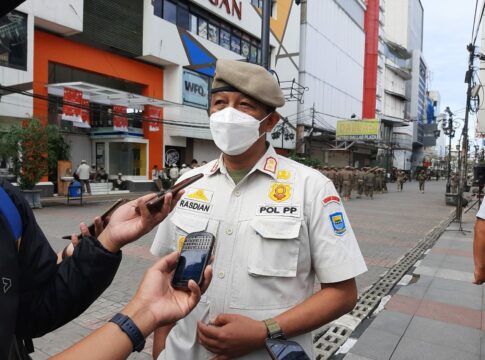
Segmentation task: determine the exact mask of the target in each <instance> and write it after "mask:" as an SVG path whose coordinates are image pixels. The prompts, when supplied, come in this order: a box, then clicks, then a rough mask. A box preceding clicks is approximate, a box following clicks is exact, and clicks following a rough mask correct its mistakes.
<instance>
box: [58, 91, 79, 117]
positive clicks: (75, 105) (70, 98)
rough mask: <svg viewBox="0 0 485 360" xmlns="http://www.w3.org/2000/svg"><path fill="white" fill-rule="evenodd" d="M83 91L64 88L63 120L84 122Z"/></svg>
mask: <svg viewBox="0 0 485 360" xmlns="http://www.w3.org/2000/svg"><path fill="white" fill-rule="evenodd" d="M82 101H83V93H82V91H79V90H74V89H70V88H67V87H66V88H64V106H63V107H62V120H68V121H74V122H82V121H83V120H82V108H81V106H82Z"/></svg>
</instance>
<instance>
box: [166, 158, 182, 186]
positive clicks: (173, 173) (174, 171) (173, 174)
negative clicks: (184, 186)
mask: <svg viewBox="0 0 485 360" xmlns="http://www.w3.org/2000/svg"><path fill="white" fill-rule="evenodd" d="M179 175H180V174H179V168H178V167H177V164H175V163H173V164H172V166H171V167H170V171H169V172H168V177H169V178H170V181H171V182H172V185H173V184H175V182H176V181H177V179H178V178H179Z"/></svg>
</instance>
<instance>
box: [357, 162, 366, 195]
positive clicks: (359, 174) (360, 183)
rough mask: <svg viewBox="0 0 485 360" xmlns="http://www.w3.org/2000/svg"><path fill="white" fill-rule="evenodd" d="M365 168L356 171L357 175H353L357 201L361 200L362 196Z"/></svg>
mask: <svg viewBox="0 0 485 360" xmlns="http://www.w3.org/2000/svg"><path fill="white" fill-rule="evenodd" d="M364 171H365V168H362V169H361V170H357V174H356V175H355V178H356V182H357V199H360V198H362V194H363V193H364V178H365V172H364Z"/></svg>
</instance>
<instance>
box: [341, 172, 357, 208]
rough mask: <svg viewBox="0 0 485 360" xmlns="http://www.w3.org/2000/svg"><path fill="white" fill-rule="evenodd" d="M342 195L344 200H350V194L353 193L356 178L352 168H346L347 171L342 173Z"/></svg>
mask: <svg viewBox="0 0 485 360" xmlns="http://www.w3.org/2000/svg"><path fill="white" fill-rule="evenodd" d="M341 176H342V193H343V197H344V200H349V199H350V194H351V192H352V180H353V178H354V174H353V173H352V170H351V168H350V166H346V167H345V169H344V170H343V171H342V174H341Z"/></svg>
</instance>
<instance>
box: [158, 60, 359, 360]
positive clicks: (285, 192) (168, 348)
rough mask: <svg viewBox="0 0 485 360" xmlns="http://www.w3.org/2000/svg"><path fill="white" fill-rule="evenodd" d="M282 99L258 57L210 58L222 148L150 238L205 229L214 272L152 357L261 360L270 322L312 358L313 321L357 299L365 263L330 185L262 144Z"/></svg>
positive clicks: (175, 241)
mask: <svg viewBox="0 0 485 360" xmlns="http://www.w3.org/2000/svg"><path fill="white" fill-rule="evenodd" d="M284 103H285V100H284V97H283V94H282V91H281V89H280V88H279V86H278V83H277V82H276V80H275V79H274V78H273V77H272V76H271V75H270V73H269V72H268V71H267V70H266V69H264V68H263V67H261V66H259V65H254V64H249V63H243V62H239V61H233V60H218V61H217V65H216V74H215V77H214V81H213V85H212V97H211V101H210V109H209V114H210V129H211V133H212V136H213V139H214V142H215V144H216V145H217V147H218V148H219V149H220V150H221V151H222V154H221V156H220V157H219V159H217V160H214V161H211V162H209V163H208V164H207V165H206V166H202V167H199V168H197V169H194V170H192V171H190V172H188V173H187V174H185V175H184V176H182V177H181V178H180V180H183V179H184V178H186V177H189V176H191V175H195V174H198V173H202V174H204V175H205V176H204V178H202V179H201V180H199V181H198V182H197V183H195V184H194V185H192V186H190V187H188V188H187V189H186V191H185V194H184V196H183V197H182V199H181V200H180V202H179V204H178V206H177V207H176V208H175V210H174V212H173V216H171V217H170V218H168V219H167V220H166V221H164V222H163V223H162V224H160V226H159V229H158V232H157V235H156V237H155V240H154V243H153V245H152V248H151V251H152V253H153V254H155V255H159V256H161V255H164V254H167V253H170V252H171V251H173V250H176V249H177V248H179V247H180V246H181V244H183V241H184V236H186V235H187V234H188V233H191V232H194V231H201V230H206V231H208V232H211V233H213V234H214V235H215V237H216V245H215V259H214V263H213V268H214V274H215V276H214V279H213V281H212V283H211V286H210V287H209V289H208V290H207V293H206V296H205V297H203V299H202V300H201V302H200V303H199V305H198V306H197V307H196V308H195V309H194V311H193V312H192V313H191V315H190V316H189V317H188V318H186V319H185V320H182V321H179V322H178V323H177V325H175V327H174V328H173V329H171V328H170V327H167V328H162V329H159V330H158V331H157V333H156V336H155V339H154V356H156V355H157V354H158V352H160V351H162V352H161V354H160V356H159V357H158V359H170V360H172V359H195V360H197V359H209V358H212V357H213V356H214V354H216V355H219V356H220V358H221V359H222V358H223V359H228V358H240V359H245V360H248V359H255V360H256V359H258V360H259V359H266V358H267V357H268V355H267V353H266V352H265V350H264V341H265V339H266V338H267V337H268V336H274V335H275V334H276V333H277V332H279V331H281V332H282V333H283V334H284V335H285V336H286V337H288V338H291V339H293V340H296V341H297V342H298V343H300V344H301V345H302V346H303V348H304V349H305V351H306V352H307V353H308V354H309V355H310V356H311V358H314V356H313V345H312V336H311V331H312V330H314V329H317V328H319V327H321V326H322V325H324V324H326V323H328V322H330V321H332V320H334V319H336V318H338V317H340V316H341V315H343V314H345V313H346V312H348V311H350V310H351V309H352V308H353V307H354V305H355V303H356V299H357V288H356V285H355V280H354V278H355V276H357V275H359V274H361V273H363V272H364V271H366V266H365V263H364V260H363V257H362V255H361V253H360V250H359V246H358V244H357V241H356V239H355V236H354V233H353V231H352V228H351V226H350V223H349V219H348V218H347V215H346V213H345V210H344V208H343V206H342V202H341V200H340V197H339V196H338V194H337V192H336V191H335V187H334V186H333V184H332V182H331V181H330V180H329V179H327V178H326V177H325V176H323V175H322V174H321V173H320V172H319V171H318V170H314V169H311V168H309V167H306V166H304V165H302V164H299V163H297V162H295V161H292V160H290V159H288V158H285V157H283V156H280V155H278V154H277V153H276V151H275V150H274V148H273V147H272V146H271V145H270V144H268V143H267V142H266V135H267V133H269V132H271V130H272V129H273V127H274V126H275V125H276V124H277V123H278V121H279V119H280V116H279V114H278V113H277V112H276V108H278V107H281V106H283V105H284ZM180 180H179V181H180ZM315 276H316V277H317V278H318V281H319V282H320V283H321V289H320V290H319V291H317V292H316V293H315V292H314V283H315Z"/></svg>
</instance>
